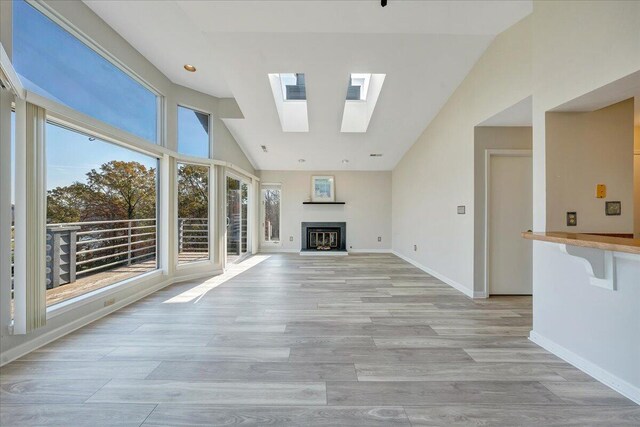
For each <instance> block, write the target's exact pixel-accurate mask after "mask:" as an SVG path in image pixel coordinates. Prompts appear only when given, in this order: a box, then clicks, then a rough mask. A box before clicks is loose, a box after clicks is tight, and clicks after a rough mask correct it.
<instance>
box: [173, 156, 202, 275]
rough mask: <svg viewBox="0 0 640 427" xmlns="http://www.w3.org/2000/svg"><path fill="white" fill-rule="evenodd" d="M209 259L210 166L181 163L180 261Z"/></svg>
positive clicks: (179, 202)
mask: <svg viewBox="0 0 640 427" xmlns="http://www.w3.org/2000/svg"><path fill="white" fill-rule="evenodd" d="M208 259H209V168H208V167H207V166H198V165H192V164H187V163H180V164H178V263H179V264H184V263H189V262H193V261H203V260H208Z"/></svg>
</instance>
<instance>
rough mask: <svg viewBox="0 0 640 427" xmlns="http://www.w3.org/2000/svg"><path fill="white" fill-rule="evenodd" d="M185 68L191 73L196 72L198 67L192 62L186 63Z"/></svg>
mask: <svg viewBox="0 0 640 427" xmlns="http://www.w3.org/2000/svg"><path fill="white" fill-rule="evenodd" d="M184 69H185V70H187V71H188V72H190V73H195V72H196V67H195V66H193V65H191V64H184Z"/></svg>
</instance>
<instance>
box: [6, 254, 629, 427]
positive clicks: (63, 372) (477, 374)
mask: <svg viewBox="0 0 640 427" xmlns="http://www.w3.org/2000/svg"><path fill="white" fill-rule="evenodd" d="M249 267H250V268H249ZM530 329H531V299H530V298H529V297H503V298H491V299H489V300H479V301H472V300H470V299H468V298H467V297H465V296H463V295H462V294H460V293H459V292H457V291H456V290H454V289H452V288H450V287H449V286H447V285H445V284H443V283H441V282H439V281H438V280H436V279H434V278H433V277H430V276H429V275H427V274H425V273H423V272H421V271H420V270H418V269H416V268H414V267H412V266H411V265H409V264H407V263H406V262H404V261H402V260H400V259H399V258H397V257H395V256H393V255H387V254H375V255H364V254H363V255H350V256H348V257H300V256H298V255H289V254H287V255H270V256H267V255H259V256H255V257H252V258H249V259H247V260H245V261H244V262H242V263H240V264H237V265H234V266H232V267H231V270H230V271H229V272H227V273H226V274H225V275H224V276H218V277H215V278H212V279H209V280H206V281H205V280H202V281H198V282H189V283H182V284H177V285H174V286H171V287H170V288H166V289H164V290H162V291H160V292H157V293H155V294H153V295H151V296H149V297H148V298H146V299H144V300H142V301H140V302H138V303H136V304H133V305H131V306H128V307H126V308H124V309H122V310H120V311H119V312H117V313H114V314H113V315H110V316H108V317H107V318H104V319H102V320H100V321H97V322H95V323H93V324H91V325H89V326H87V327H85V328H83V329H81V330H79V331H77V332H75V333H73V334H71V335H68V336H66V337H64V338H62V339H60V340H58V341H56V342H55V343H52V344H50V345H48V346H46V347H44V348H42V349H40V350H38V351H35V352H33V353H31V354H29V355H27V356H25V357H23V358H22V359H20V360H19V361H16V362H13V363H11V364H9V365H7V366H5V367H3V368H2V369H0V382H1V396H0V397H1V407H0V413H1V417H0V424H1V425H3V426H5V425H6V426H19V425H63V426H82V425H88V426H93V427H95V426H101V425H108V426H115V425H131V426H137V425H170V426H177V425H208V426H210V425H225V426H228V425H238V424H241V425H243V426H253V425H273V426H309V425H314V426H315V425H322V426H329V425H331V426H352V425H366V426H396V425H397V426H409V425H414V426H417V425H491V426H495V425H511V426H513V425H532V426H533V425H535V426H541V425H545V426H548V425H576V426H585V425H606V426H613V425H634V426H638V425H640V407H638V406H637V405H635V404H634V403H633V402H631V401H629V400H627V399H625V398H624V397H622V396H620V395H619V394H617V393H615V392H613V391H611V390H610V389H609V388H607V387H605V386H604V385H602V384H600V383H598V382H595V381H594V380H592V379H591V378H590V377H588V376H587V375H585V374H583V373H582V372H580V371H578V370H577V369H575V368H573V367H571V366H570V365H568V364H567V363H564V362H563V361H562V360H560V359H558V358H556V357H555V356H553V355H551V354H549V353H547V352H546V351H544V350H542V349H541V348H539V347H537V346H536V345H534V344H532V343H531V342H530V341H528V340H527V338H526V337H527V335H528V333H529V330H530Z"/></svg>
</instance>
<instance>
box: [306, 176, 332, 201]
mask: <svg viewBox="0 0 640 427" xmlns="http://www.w3.org/2000/svg"><path fill="white" fill-rule="evenodd" d="M311 201H312V202H320V203H322V202H325V203H330V202H335V201H336V187H335V179H334V177H333V176H332V175H314V176H312V177H311Z"/></svg>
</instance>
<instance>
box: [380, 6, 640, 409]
mask: <svg viewBox="0 0 640 427" xmlns="http://www.w3.org/2000/svg"><path fill="white" fill-rule="evenodd" d="M638 70H640V2H625V1H556V2H549V1H535V2H534V10H533V13H532V15H531V16H530V17H528V18H526V19H525V20H523V21H521V22H520V23H518V24H516V25H514V26H513V27H511V28H510V29H508V30H507V31H505V32H504V33H502V34H500V35H499V36H498V37H497V38H496V39H495V40H494V42H493V43H492V45H491V46H490V47H489V48H488V49H487V51H486V52H485V54H484V55H483V56H482V57H481V58H480V60H479V61H478V63H477V64H476V65H475V66H474V68H473V69H472V70H471V72H470V73H469V75H468V76H467V77H466V78H465V80H464V81H463V83H462V84H461V85H460V87H459V88H458V89H457V90H456V92H455V93H454V94H453V95H452V97H451V98H450V99H449V100H448V102H447V104H446V105H445V106H444V107H443V108H442V110H441V111H440V113H439V114H438V116H437V117H436V118H435V119H434V120H433V121H432V122H431V123H429V124H428V127H427V128H426V129H425V131H424V132H423V134H422V135H421V137H420V138H419V139H418V140H417V141H416V143H415V145H414V146H413V147H412V148H411V149H410V150H409V151H408V152H407V154H406V155H405V156H404V158H403V159H402V160H401V161H400V163H399V164H398V165H397V167H396V168H395V169H394V171H393V190H392V195H393V217H392V218H393V233H394V240H393V249H394V251H397V252H398V253H399V254H401V255H403V256H406V257H408V258H409V259H411V260H413V261H414V262H417V263H419V264H421V265H423V266H425V267H427V268H429V269H430V270H432V271H434V272H437V273H439V275H440V277H442V278H444V279H445V280H447V281H448V282H449V283H450V284H452V285H458V288H459V289H462V290H463V291H464V292H466V293H467V294H472V291H473V285H474V283H473V281H474V277H475V275H474V271H473V265H474V262H473V247H474V231H473V220H472V218H471V216H473V215H476V214H477V212H475V209H473V208H471V209H469V207H470V206H473V205H475V201H474V195H473V188H474V177H473V174H474V171H473V168H474V163H473V155H474V154H473V153H474V149H473V128H474V126H476V125H478V124H479V123H481V122H482V121H483V120H485V119H486V118H488V117H491V116H493V115H495V114H496V113H498V112H500V111H503V110H504V109H506V108H507V107H509V106H511V105H513V104H515V103H517V102H518V101H520V100H522V99H524V98H526V97H527V96H530V95H532V96H533V167H534V181H533V187H534V203H533V205H534V231H545V230H549V231H552V230H550V229H549V228H548V227H547V202H548V199H547V195H548V194H547V189H548V186H549V185H548V184H549V182H548V181H552V178H553V176H554V174H557V173H559V171H558V170H554V169H552V168H548V167H547V155H546V154H547V152H546V149H547V146H546V144H547V141H546V138H545V114H546V113H547V112H548V111H550V110H552V109H554V108H556V107H558V106H560V105H562V104H565V103H567V102H568V101H571V100H573V99H575V98H577V97H579V96H581V95H584V94H587V93H589V92H591V91H593V90H595V89H597V88H600V87H602V86H604V85H606V84H609V83H611V82H613V81H615V80H617V79H621V78H623V77H625V76H628V75H631V74H632V73H634V72H637V71H638ZM632 95H633V94H627V96H625V97H621V98H620V99H618V100H617V101H622V100H624V99H626V98H629V97H630V96H632ZM461 204H465V205H467V212H468V214H467V215H465V216H462V215H456V210H455V207H456V205H461ZM413 244H417V245H418V251H417V252H413V250H412V249H413ZM533 249H534V250H533V270H534V273H533V282H534V290H533V295H534V296H533V298H534V302H533V332H532V336H534V337H536V340H537V342H541V343H544V344H545V345H546V346H547V348H549V349H551V350H552V351H554V352H556V353H557V354H561V353H562V355H563V357H566V358H567V359H569V360H570V361H571V362H572V363H575V364H577V365H580V366H581V367H583V369H587V370H588V371H589V372H590V373H591V374H592V375H595V376H596V377H597V378H598V379H600V380H602V381H605V382H607V383H608V384H611V385H614V386H615V387H616V388H617V389H618V390H620V391H623V392H625V393H626V394H627V395H628V396H632V397H634V398H635V399H636V401H638V402H640V364H639V363H638V362H637V361H638V360H640V326H639V325H640V310H638V307H639V305H640V287H639V286H638V277H640V267H638V263H637V262H636V264H633V261H621V262H620V263H619V264H618V271H617V273H618V276H619V278H621V280H623V281H625V280H626V281H627V282H625V283H627V284H631V286H629V285H626V284H625V285H621V286H620V287H619V289H618V290H616V291H605V290H603V289H600V288H596V287H594V286H591V285H589V283H588V277H587V274H586V271H585V269H584V268H583V266H582V264H580V261H579V260H577V259H574V258H572V257H569V256H567V255H565V254H562V253H561V252H560V251H559V250H558V249H556V248H555V247H553V246H552V245H550V244H544V243H542V242H534V243H533Z"/></svg>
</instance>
